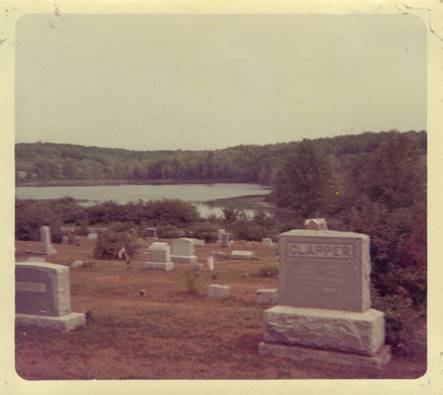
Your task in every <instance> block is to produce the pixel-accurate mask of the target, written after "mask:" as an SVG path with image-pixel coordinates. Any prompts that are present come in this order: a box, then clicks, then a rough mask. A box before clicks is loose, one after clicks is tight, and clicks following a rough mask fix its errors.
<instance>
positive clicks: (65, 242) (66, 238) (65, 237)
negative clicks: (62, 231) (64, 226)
mask: <svg viewBox="0 0 443 395" xmlns="http://www.w3.org/2000/svg"><path fill="white" fill-rule="evenodd" d="M62 244H69V238H68V236H66V235H63V236H62Z"/></svg>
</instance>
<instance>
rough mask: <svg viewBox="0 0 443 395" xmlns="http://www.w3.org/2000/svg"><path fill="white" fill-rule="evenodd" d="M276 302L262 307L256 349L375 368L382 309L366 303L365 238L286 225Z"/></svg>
mask: <svg viewBox="0 0 443 395" xmlns="http://www.w3.org/2000/svg"><path fill="white" fill-rule="evenodd" d="M279 250H280V254H279V257H280V267H279V293H278V294H279V296H278V303H279V304H278V305H277V306H274V307H272V308H270V309H268V310H266V311H265V330H264V342H262V343H260V345H259V354H261V355H266V354H271V355H275V356H282V357H286V358H290V359H293V360H295V361H298V362H305V361H311V362H314V363H321V362H330V363H333V364H340V365H358V366H362V367H367V368H371V367H373V368H380V367H381V366H383V365H384V364H386V363H387V362H388V361H389V359H390V348H389V347H388V346H386V345H384V338H385V325H384V314H383V313H382V312H380V311H377V310H374V309H372V308H371V300H370V291H369V285H370V284H369V282H370V280H369V275H370V270H371V268H370V265H371V263H370V256H369V237H368V236H367V235H364V234H359V233H352V232H336V231H328V230H323V231H319V230H298V229H297V230H291V231H289V232H286V233H282V234H281V235H280V237H279Z"/></svg>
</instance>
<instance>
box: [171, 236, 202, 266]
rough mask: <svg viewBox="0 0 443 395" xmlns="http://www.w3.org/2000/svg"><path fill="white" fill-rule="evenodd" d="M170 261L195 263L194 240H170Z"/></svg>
mask: <svg viewBox="0 0 443 395" xmlns="http://www.w3.org/2000/svg"><path fill="white" fill-rule="evenodd" d="M171 253H172V257H171V258H172V261H173V262H174V263H195V262H197V256H196V255H195V253H194V240H193V239H187V238H180V239H174V240H172V251H171Z"/></svg>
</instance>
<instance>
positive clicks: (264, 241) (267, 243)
mask: <svg viewBox="0 0 443 395" xmlns="http://www.w3.org/2000/svg"><path fill="white" fill-rule="evenodd" d="M261 242H262V244H263V245H264V246H266V247H272V246H273V245H274V244H273V243H272V239H271V238H270V237H263V239H262V240H261Z"/></svg>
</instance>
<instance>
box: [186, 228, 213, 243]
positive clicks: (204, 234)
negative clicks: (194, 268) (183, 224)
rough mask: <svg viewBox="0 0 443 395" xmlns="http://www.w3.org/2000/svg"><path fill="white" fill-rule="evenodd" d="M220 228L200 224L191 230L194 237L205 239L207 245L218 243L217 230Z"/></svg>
mask: <svg viewBox="0 0 443 395" xmlns="http://www.w3.org/2000/svg"><path fill="white" fill-rule="evenodd" d="M218 229H219V227H218V226H217V225H215V224H200V225H197V226H195V227H194V228H193V229H191V234H192V237H195V238H196V239H203V240H205V241H206V242H207V243H213V242H215V241H217V230H218Z"/></svg>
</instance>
